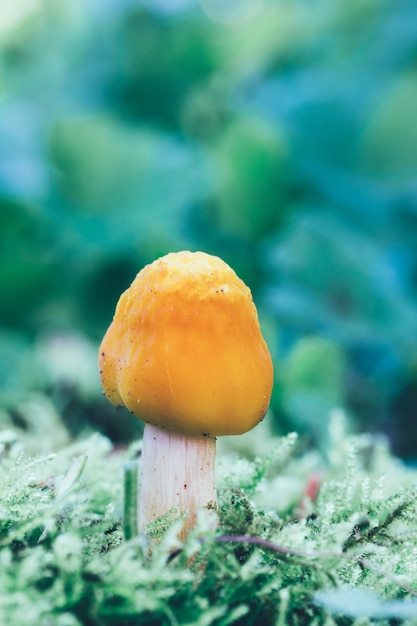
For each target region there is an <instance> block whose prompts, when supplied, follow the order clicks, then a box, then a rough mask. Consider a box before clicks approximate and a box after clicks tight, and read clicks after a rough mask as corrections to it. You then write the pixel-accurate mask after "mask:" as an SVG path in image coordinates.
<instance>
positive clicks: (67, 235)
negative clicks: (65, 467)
mask: <svg viewBox="0 0 417 626" xmlns="http://www.w3.org/2000/svg"><path fill="white" fill-rule="evenodd" d="M2 14H3V15H2V20H1V23H0V219H1V229H0V294H1V297H0V324H1V328H0V332H1V339H0V401H1V404H2V405H3V406H4V408H5V409H7V411H8V415H9V418H8V419H9V420H12V421H13V420H14V422H15V423H18V424H20V423H21V422H22V420H23V422H25V421H27V420H25V417H24V415H22V409H21V406H22V405H23V404H24V403H25V402H27V399H28V396H30V394H31V393H34V392H35V393H39V392H43V393H46V394H48V395H49V397H50V399H51V402H52V403H53V405H54V408H55V410H56V411H58V412H59V413H60V414H63V416H64V418H65V420H66V424H67V428H68V430H69V433H70V434H72V435H74V434H79V433H80V432H83V431H84V429H85V428H87V427H88V424H89V423H92V424H93V425H94V427H98V426H99V425H100V424H101V426H100V428H101V429H102V430H104V432H105V433H106V434H108V435H110V436H111V437H112V438H113V439H114V440H116V441H119V440H126V439H128V438H130V437H131V436H132V434H133V433H135V432H137V430H136V429H137V428H140V426H138V425H136V424H133V423H132V422H131V421H129V418H128V417H127V418H126V417H125V416H123V419H117V420H115V412H113V411H112V409H111V407H107V406H106V403H105V402H104V401H102V400H101V399H100V394H99V384H98V375H97V372H96V370H95V356H94V354H95V347H96V345H97V343H98V341H99V339H100V338H101V336H102V334H103V332H104V330H105V328H106V326H107V325H108V323H109V322H110V320H111V318H112V314H113V310H114V306H115V303H116V301H117V298H118V296H119V295H120V293H121V291H122V290H123V289H125V288H126V287H127V286H128V284H129V283H130V281H131V280H132V279H133V277H134V276H135V274H136V272H137V271H138V270H139V269H140V268H141V267H142V266H143V265H144V264H145V263H147V262H150V261H152V260H153V259H154V258H155V257H157V256H159V255H161V254H164V253H166V252H168V251H172V250H179V249H183V248H190V249H193V250H195V249H204V250H205V251H207V252H210V253H214V254H220V255H221V256H222V257H223V258H224V259H225V260H226V261H227V262H229V263H230V264H231V265H232V267H233V268H234V269H235V270H236V271H237V273H238V274H239V275H240V276H241V277H242V278H243V279H244V280H245V281H246V282H247V283H248V284H249V285H250V287H251V288H252V290H253V293H254V296H255V299H256V302H257V305H258V308H259V311H260V318H261V322H262V325H263V328H264V330H265V334H266V336H267V339H268V342H269V345H270V348H271V351H272V353H273V357H274V361H275V365H276V377H277V384H276V388H275V391H274V398H273V403H272V418H273V420H274V426H275V428H276V430H277V431H278V432H284V431H288V430H291V429H293V428H297V429H298V430H300V432H303V433H306V434H308V435H309V437H310V438H311V439H312V440H314V441H316V442H317V441H321V440H322V439H323V437H325V436H326V431H327V430H328V419H327V417H326V415H327V414H328V412H329V410H330V408H331V407H332V406H334V405H335V404H339V405H344V406H346V407H347V408H348V410H349V413H350V415H351V416H352V420H353V423H354V425H355V428H357V429H360V430H363V429H369V430H384V431H386V432H388V433H389V434H390V436H391V438H392V441H393V444H394V449H395V450H396V451H397V452H398V453H400V454H402V455H404V456H408V457H415V456H416V453H417V447H416V446H417V444H416V442H417V432H416V428H417V427H416V423H415V415H414V414H413V413H414V411H413V407H415V400H416V394H417V391H416V389H417V361H416V356H415V355H416V348H417V345H416V344H417V312H416V306H415V304H416V290H417V255H416V252H415V251H416V249H417V179H416V171H417V170H416V166H417V136H416V132H417V131H416V124H415V110H416V106H417V87H416V85H417V37H416V33H415V23H416V21H417V7H416V4H415V2H414V0H398V1H397V2H395V3H390V2H388V1H387V0H382V1H381V0H353V1H351V2H349V3H346V2H341V1H339V0H337V1H334V0H317V1H316V2H313V3H308V2H305V0H291V1H288V0H269V1H268V0H264V1H263V2H262V1H261V0H260V1H259V2H256V1H255V0H253V1H252V0H245V2H241V3H237V2H230V3H222V2H215V1H214V0H213V1H211V2H210V1H209V0H204V1H203V0H201V2H197V0H178V1H176V2H174V1H173V2H169V1H168V0H165V1H164V0H158V1H155V2H148V1H145V0H142V1H139V0H123V1H120V2H114V1H111V0H105V1H104V0H103V1H102V2H97V1H96V0H80V1H79V2H73V1H72V0H33V1H32V2H29V1H26V2H23V0H20V1H18V2H15V3H8V6H6V7H3V8H2ZM60 361H65V364H64V365H63V366H62V367H61V365H62V363H61V362H60ZM62 368H63V369H64V370H65V372H63V371H62ZM80 416H83V417H80ZM83 420H84V421H83Z"/></svg>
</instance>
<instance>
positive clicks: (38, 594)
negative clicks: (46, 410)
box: [0, 412, 417, 626]
mask: <svg viewBox="0 0 417 626" xmlns="http://www.w3.org/2000/svg"><path fill="white" fill-rule="evenodd" d="M330 430H331V443H330V446H329V449H328V451H327V453H326V452H325V453H320V454H319V453H318V452H312V451H311V450H308V451H307V450H303V443H302V442H301V441H300V440H299V439H298V438H297V437H296V436H295V435H289V436H287V437H286V438H275V439H274V438H271V437H266V435H265V429H264V430H262V428H261V429H260V431H259V433H258V434H256V435H255V442H252V445H253V446H254V448H255V450H256V451H257V450H258V449H259V450H262V451H263V452H262V455H258V456H253V454H252V455H248V454H246V453H245V441H246V440H245V439H243V443H240V444H239V443H236V441H235V440H233V439H231V440H230V441H227V440H226V441H221V442H219V453H218V467H217V475H218V489H219V501H220V510H219V517H220V526H219V529H218V530H217V531H216V532H213V531H212V530H210V525H209V523H208V521H207V520H206V519H205V516H204V514H202V515H201V518H200V520H199V524H198V527H197V528H196V529H195V532H193V533H192V535H191V536H190V537H189V539H188V540H187V543H186V544H185V545H180V544H179V543H178V541H177V539H176V531H177V528H178V524H179V523H180V522H178V521H175V520H171V519H169V518H168V519H167V520H161V524H160V525H159V526H158V525H157V527H156V528H155V529H154V535H156V536H157V539H158V541H153V542H152V544H151V545H150V544H149V542H148V540H147V539H145V538H144V537H138V536H135V533H134V532H132V517H134V516H133V511H132V507H133V506H134V498H133V499H132V502H131V501H130V497H131V496H130V495H129V493H130V494H131V493H132V489H131V488H129V485H128V487H127V488H126V489H124V484H125V477H127V478H129V475H130V477H132V463H136V462H137V463H140V441H138V442H135V443H134V444H132V445H131V446H130V448H129V449H124V450H122V451H117V450H114V449H113V448H112V446H111V444H110V442H109V441H108V440H107V439H106V438H104V437H102V436H100V435H93V436H91V437H90V438H88V439H86V440H83V441H80V442H78V443H75V444H72V445H71V446H69V447H67V448H64V449H62V450H61V451H59V452H57V453H56V454H49V455H42V456H39V457H33V456H29V455H28V454H27V453H26V452H25V450H24V446H23V444H22V442H21V441H20V440H19V437H18V435H17V434H16V433H14V432H13V431H10V430H9V431H3V432H2V434H1V442H2V443H1V455H0V458H1V463H0V623H2V624H8V626H25V625H26V624H28V625H29V624H30V625H34V624H36V625H37V626H49V625H51V626H52V625H53V626H55V625H57V626H78V625H80V624H83V625H84V624H85V625H89V626H90V625H91V626H98V625H100V626H107V625H117V626H128V625H129V626H130V625H132V626H133V625H135V626H136V625H139V624H146V625H149V626H151V625H161V626H162V625H167V626H168V625H177V624H181V625H186V624H187V625H188V624H189V625H191V624H193V625H194V624H195V625H197V624H199V625H202V626H203V625H216V626H225V625H226V624H242V625H243V624H245V625H251V624H264V625H265V626H267V625H269V624H271V625H272V624H274V625H277V626H281V625H287V624H288V625H289V626H293V625H294V626H296V625H304V624H312V625H313V624H314V625H317V626H319V625H322V624H323V625H326V626H331V625H332V624H338V625H341V626H345V625H347V624H354V625H355V626H365V625H366V624H371V623H372V624H373V623H382V624H398V623H401V622H403V621H404V622H405V623H407V624H415V623H416V624H417V599H416V597H415V596H416V595H417V558H416V557H417V533H416V528H417V526H416V524H417V508H416V503H417V492H416V482H417V471H416V470H414V469H410V468H407V467H406V466H404V465H403V464H402V463H401V462H399V461H398V460H397V459H395V458H394V457H393V456H392V455H391V454H390V452H389V450H388V449H387V446H386V443H385V442H384V441H383V440H375V439H372V438H371V437H370V436H360V437H352V436H348V435H347V434H346V433H345V431H344V426H343V416H341V415H340V413H338V412H336V413H335V415H334V416H333V419H332V422H331V429H330ZM254 432H255V433H256V430H255V431H254ZM237 445H240V446H241V450H240V451H237V450H236V446H237ZM126 468H127V469H126ZM129 468H130V474H129ZM126 472H127V473H126ZM128 483H129V481H127V484H128ZM316 485H318V486H319V489H318V492H317V493H316V494H315V493H314V492H315V489H314V487H315V486H316ZM308 494H310V495H312V496H314V497H313V500H312V499H310V498H309V497H308ZM127 537H129V538H128V539H127Z"/></svg>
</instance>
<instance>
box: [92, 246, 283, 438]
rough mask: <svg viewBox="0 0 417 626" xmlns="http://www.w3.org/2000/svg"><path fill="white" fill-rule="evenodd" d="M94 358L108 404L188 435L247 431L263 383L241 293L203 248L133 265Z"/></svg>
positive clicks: (261, 409) (260, 346) (257, 335)
mask: <svg viewBox="0 0 417 626" xmlns="http://www.w3.org/2000/svg"><path fill="white" fill-rule="evenodd" d="M99 364H100V375H101V380H102V385H103V389H104V393H105V395H106V396H107V398H108V399H109V401H110V402H111V403H112V404H114V405H116V406H118V405H125V406H126V407H127V408H128V409H129V411H131V412H132V413H134V414H135V415H136V416H137V417H139V418H140V419H142V420H144V421H145V422H149V423H150V424H153V425H154V426H159V427H161V428H167V429H170V430H173V431H178V432H182V433H188V434H192V435H203V434H206V435H211V436H218V435H237V434H241V433H244V432H246V431H248V430H250V429H251V428H253V427H254V426H255V425H256V424H257V423H258V422H260V421H261V420H262V418H263V417H264V415H265V413H266V411H267V409H268V405H269V401H270V396H271V391H272V382H273V366H272V360H271V356H270V354H269V351H268V347H267V345H266V343H265V340H264V339H263V337H262V334H261V330H260V327H259V322H258V316H257V312H256V308H255V305H254V303H253V300H252V296H251V292H250V290H249V288H248V287H247V286H246V285H245V284H244V282H243V281H242V280H240V278H238V276H237V275H236V273H235V272H234V271H233V270H232V269H231V268H230V267H229V266H228V265H227V264H226V263H225V262H224V261H222V260H221V259H220V258H218V257H216V256H211V255H209V254H206V253H204V252H188V251H184V252H177V253H170V254H167V255H166V256H164V257H161V258H160V259H157V260H156V261H154V262H153V263H151V264H150V265H147V266H145V267H144V268H143V269H142V270H141V271H140V272H139V274H138V275H137V276H136V278H135V280H134V281H133V283H132V284H131V286H130V287H129V288H128V289H127V290H126V291H125V292H124V293H123V294H122V295H121V297H120V299H119V302H118V304H117V307H116V312H115V315H114V318H113V322H112V323H111V325H110V327H109V329H108V330H107V332H106V334H105V336H104V338H103V341H102V343H101V346H100V355H99Z"/></svg>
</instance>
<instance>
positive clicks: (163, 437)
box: [138, 424, 217, 540]
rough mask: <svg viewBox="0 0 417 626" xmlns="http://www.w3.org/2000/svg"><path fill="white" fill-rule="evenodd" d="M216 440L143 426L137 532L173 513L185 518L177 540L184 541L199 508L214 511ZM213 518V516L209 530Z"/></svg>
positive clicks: (214, 523)
mask: <svg viewBox="0 0 417 626" xmlns="http://www.w3.org/2000/svg"><path fill="white" fill-rule="evenodd" d="M215 457H216V439H215V438H214V437H206V436H201V435H185V434H183V433H176V432H172V431H169V430H165V429H162V428H158V427H157V426H152V425H151V424H146V425H145V431H144V434H143V444H142V457H141V474H140V483H139V498H138V527H139V532H140V533H143V532H146V527H147V526H148V525H149V524H150V523H152V522H154V521H155V520H157V519H158V518H159V517H161V516H162V515H165V514H166V513H168V512H170V511H173V512H174V514H178V515H179V516H182V515H184V514H185V515H186V518H185V520H184V525H183V528H182V531H181V533H180V536H179V538H180V539H181V540H184V539H185V538H186V536H187V534H188V532H189V530H190V529H191V528H193V526H194V525H195V523H196V517H197V512H198V511H199V510H200V509H203V508H205V509H209V510H216V509H217V493H216V483H215V475H214V461H215ZM214 520H217V516H216V515H213V527H215V526H216V521H214Z"/></svg>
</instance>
